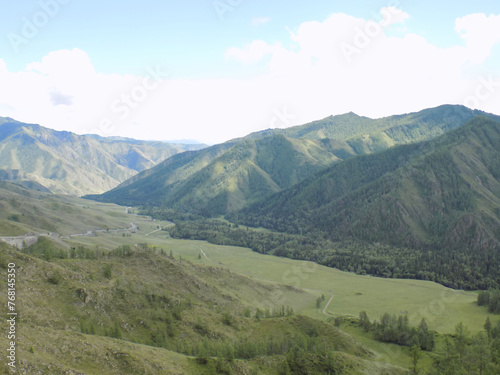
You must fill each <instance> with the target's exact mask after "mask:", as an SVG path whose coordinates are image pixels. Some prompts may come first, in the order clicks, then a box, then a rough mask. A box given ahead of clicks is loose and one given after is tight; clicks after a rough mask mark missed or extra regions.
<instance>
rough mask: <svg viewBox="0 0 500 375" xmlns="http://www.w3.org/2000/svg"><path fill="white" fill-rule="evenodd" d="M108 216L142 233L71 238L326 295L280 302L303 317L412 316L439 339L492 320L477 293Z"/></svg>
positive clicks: (109, 208) (131, 217)
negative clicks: (142, 248)
mask: <svg viewBox="0 0 500 375" xmlns="http://www.w3.org/2000/svg"><path fill="white" fill-rule="evenodd" d="M91 204H96V203H91ZM96 205H99V204H96ZM106 210H107V211H108V212H118V213H123V214H124V215H123V216H125V217H126V219H122V221H121V225H125V224H126V223H127V222H128V223H130V222H132V221H133V222H134V223H136V224H137V226H138V227H139V230H138V231H137V232H136V233H133V234H131V237H123V234H122V233H116V232H109V233H106V232H100V233H97V236H96V237H73V238H72V242H74V243H81V244H85V245H87V246H99V247H103V248H113V247H116V246H117V245H118V244H127V243H128V244H130V243H133V244H136V243H148V244H150V245H151V246H156V247H158V248H162V249H164V250H165V251H168V252H170V251H172V253H173V254H174V256H176V257H182V258H184V259H187V260H190V261H193V262H194V263H199V264H205V265H217V266H220V267H226V268H228V269H230V270H232V271H234V272H237V273H240V274H242V275H246V276H249V277H251V278H254V279H258V280H264V281H269V282H274V283H281V284H286V285H291V286H293V287H295V288H300V289H305V290H306V291H308V292H310V293H311V294H313V295H315V296H321V295H322V294H323V295H324V296H325V301H324V302H323V304H322V306H321V308H320V309H317V308H316V306H315V303H309V304H307V305H305V306H304V304H303V303H301V301H286V300H285V299H284V298H283V297H282V296H276V297H277V298H282V299H283V302H284V303H285V304H289V305H290V306H294V307H295V308H299V309H300V312H301V313H303V314H306V315H309V316H311V317H314V318H319V319H326V318H327V317H328V316H352V317H357V316H358V314H359V312H360V311H362V310H365V311H366V312H367V313H368V316H369V317H370V319H372V320H373V319H379V318H380V316H381V315H382V314H383V313H385V312H388V313H390V314H396V315H408V317H409V319H410V324H413V325H418V323H419V322H420V320H421V319H422V318H425V319H426V321H427V323H428V325H429V327H430V328H432V329H434V330H436V331H438V332H441V333H452V332H453V330H454V327H455V325H456V324H457V323H459V322H463V323H464V324H465V325H466V326H468V327H469V328H470V329H471V330H472V331H473V332H477V331H480V330H482V329H483V324H484V322H485V320H486V318H487V316H488V313H487V311H486V309H485V308H483V307H479V306H477V305H476V304H475V301H476V298H477V294H476V293H474V292H465V291H456V290H453V289H449V288H445V287H443V286H442V285H439V284H436V283H433V282H428V281H420V280H400V279H382V278H374V277H370V276H360V275H356V274H353V273H348V272H342V271H339V270H336V269H332V268H328V267H324V266H320V265H317V264H315V263H312V262H304V261H295V260H291V259H287V258H279V257H274V256H270V255H262V254H259V253H256V252H253V251H251V250H249V249H245V248H239V247H230V246H218V245H213V244H209V243H207V242H204V241H187V240H176V239H172V238H169V236H168V232H166V231H156V232H154V233H151V232H153V231H155V230H156V229H157V227H158V226H160V227H167V226H168V225H170V223H168V222H160V221H152V220H151V219H149V218H145V217H142V216H137V215H133V214H128V215H125V211H124V209H123V208H122V207H116V206H115V207H112V206H107V208H106ZM167 229H168V228H167ZM146 234H149V235H146ZM332 295H333V296H334V298H333V300H332V302H331V303H330V304H329V306H328V308H327V310H326V313H327V314H328V316H327V315H325V314H323V313H322V310H323V308H324V305H325V304H326V302H327V301H328V299H329V298H330V297H331V296H332ZM493 319H494V321H495V318H493ZM496 319H498V318H496Z"/></svg>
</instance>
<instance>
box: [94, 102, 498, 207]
mask: <svg viewBox="0 0 500 375" xmlns="http://www.w3.org/2000/svg"><path fill="white" fill-rule="evenodd" d="M478 115H485V116H489V117H491V118H496V119H499V120H500V117H498V116H495V115H491V114H486V113H484V112H481V111H476V110H471V109H468V108H466V107H463V106H453V105H444V106H440V107H437V108H431V109H427V110H423V111H420V112H417V113H410V114H406V115H397V116H390V117H385V118H382V119H369V118H367V117H360V116H358V115H356V114H354V113H348V114H345V115H339V116H330V117H328V118H325V119H323V120H320V121H315V122H312V123H310V124H306V125H301V126H295V127H291V128H288V129H268V130H264V131H260V132H256V133H252V134H250V135H248V136H246V137H243V138H238V139H234V140H231V141H228V142H226V143H223V144H220V145H215V146H212V147H209V148H207V149H204V150H201V151H192V152H188V153H184V154H182V155H174V156H173V157H171V158H169V159H167V160H165V161H164V162H162V163H161V164H159V165H158V166H156V167H154V168H152V169H150V170H146V171H143V172H141V173H139V174H138V175H136V176H134V177H133V178H131V179H130V180H128V181H125V182H124V183H122V184H121V185H119V186H118V187H117V188H115V189H113V190H111V191H109V192H106V193H105V194H103V195H100V196H92V197H91V198H92V199H97V200H102V201H107V202H113V203H118V204H126V205H142V204H149V205H155V206H165V207H169V208H174V209H177V210H180V211H185V212H191V213H196V214H201V215H204V216H217V215H224V214H226V213H230V212H235V211H238V210H240V209H242V208H244V207H245V206H247V205H249V204H252V203H255V202H257V201H259V200H260V199H262V198H263V197H265V196H268V195H271V194H273V193H277V192H279V191H281V190H283V189H286V188H289V187H291V186H293V185H294V184H296V183H298V182H300V181H301V180H303V179H304V178H307V177H308V176H310V175H312V174H313V173H315V172H318V171H320V170H321V169H323V168H325V167H327V166H329V165H331V164H332V163H336V162H339V161H342V160H346V159H349V158H351V157H353V156H356V155H362V154H371V153H374V152H378V151H382V150H386V149H388V148H391V147H393V146H395V145H401V144H409V143H414V142H419V141H424V140H428V139H432V138H435V137H437V136H439V135H441V134H444V133H446V132H448V131H450V130H452V129H455V128H458V127H460V126H462V125H463V124H465V123H466V122H467V121H469V120H470V119H472V118H474V117H475V116H478Z"/></svg>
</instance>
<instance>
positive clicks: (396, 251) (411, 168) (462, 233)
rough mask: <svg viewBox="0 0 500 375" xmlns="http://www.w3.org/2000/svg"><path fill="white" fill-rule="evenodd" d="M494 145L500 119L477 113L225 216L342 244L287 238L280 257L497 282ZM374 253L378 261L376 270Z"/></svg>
mask: <svg viewBox="0 0 500 375" xmlns="http://www.w3.org/2000/svg"><path fill="white" fill-rule="evenodd" d="M498 144H500V123H499V122H495V121H492V120H490V119H487V118H485V117H478V118H476V119H473V120H471V121H470V122H469V123H468V124H467V125H465V126H464V127H462V128H460V129H457V130H455V131H452V132H450V133H449V134H446V135H443V136H441V137H439V138H437V139H435V140H432V141H429V142H424V143H420V144H415V145H408V146H400V147H395V148H392V149H390V150H387V151H385V152H381V153H378V154H374V155H370V156H360V157H357V158H353V159H351V160H348V161H345V162H343V163H340V164H338V165H335V166H333V167H331V168H328V169H326V170H324V171H322V172H320V173H318V174H315V175H314V176H312V177H310V178H308V179H307V180H305V181H303V182H302V183H299V184H297V185H295V186H294V187H292V188H290V189H288V190H286V191H284V192H281V193H279V194H277V195H274V196H272V197H269V198H268V199H265V200H263V201H261V202H259V203H257V204H255V205H253V206H251V207H249V208H247V209H244V210H242V211H240V212H239V213H235V214H233V215H230V216H229V218H230V219H231V220H233V221H235V222H238V223H240V224H246V225H250V226H255V227H265V228H269V229H273V230H275V231H279V232H287V233H292V234H302V235H307V236H310V237H313V238H316V239H319V240H320V241H321V240H322V241H325V240H327V241H328V242H330V243H332V244H333V243H337V244H338V243H340V244H341V245H336V246H333V245H330V246H328V245H325V244H323V245H322V246H321V245H320V246H319V248H318V247H316V248H314V249H311V248H308V249H306V248H304V247H301V246H296V247H295V248H294V247H293V246H286V245H281V246H280V247H279V248H278V247H276V252H277V253H278V254H280V255H284V256H292V257H295V258H305V259H314V260H318V261H321V262H323V263H324V264H327V265H329V266H332V267H339V268H341V269H353V270H356V269H359V266H360V265H363V267H362V268H364V269H365V270H366V272H368V273H371V274H377V275H384V274H387V275H394V276H396V277H401V276H404V275H403V273H402V270H403V269H404V270H405V273H409V275H406V276H404V277H417V276H418V278H426V279H430V280H434V281H438V282H441V283H444V284H445V285H450V286H455V287H457V286H460V287H465V288H487V287H498V285H499V282H500V274H499V273H498V271H497V269H498V267H495V265H496V264H499V262H500V255H499V254H500V252H499V249H500V230H499V228H500V155H499V151H498ZM316 241H317V242H318V240H316ZM320 241H319V242H320ZM367 246H368V247H370V248H371V249H372V250H371V251H369V252H368V253H366V252H365V251H364V250H363V249H366V248H367ZM328 247H330V248H331V250H328V249H327V248H328ZM335 248H336V249H337V250H336V249H335ZM340 249H342V250H340ZM346 249H350V250H347V251H346ZM353 249H354V250H353ZM411 249H418V250H421V251H419V252H415V251H412V250H411ZM356 254H357V255H356ZM360 256H361V258H359V257H360ZM355 259H358V262H357V264H356V262H354V263H353V260H355ZM363 259H365V261H363ZM368 259H373V260H374V262H375V263H376V264H372V265H371V266H370V268H372V270H371V271H370V269H367V267H366V264H367V261H368ZM384 259H385V261H384ZM369 263H370V264H371V263H373V262H371V261H370V262H369ZM373 271H375V272H373ZM395 274H396V275H395ZM438 275H442V276H438ZM443 275H444V276H443Z"/></svg>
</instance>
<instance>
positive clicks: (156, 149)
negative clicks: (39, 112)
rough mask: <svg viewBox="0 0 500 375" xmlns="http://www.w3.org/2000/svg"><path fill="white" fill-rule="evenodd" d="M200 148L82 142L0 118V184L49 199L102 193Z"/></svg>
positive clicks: (86, 138)
mask: <svg viewBox="0 0 500 375" xmlns="http://www.w3.org/2000/svg"><path fill="white" fill-rule="evenodd" d="M202 147H204V146H203V145H183V144H169V143H164V142H148V141H137V140H133V139H126V138H103V137H100V136H96V135H90V136H82V135H77V134H74V133H70V132H66V131H56V130H52V129H48V128H44V127H43V126H40V125H35V124H25V123H22V122H18V121H15V120H13V119H10V118H0V178H1V179H3V180H11V181H32V182H35V183H36V184H39V185H38V187H40V186H43V187H44V188H46V189H48V190H50V191H51V192H53V193H61V194H71V195H84V194H91V193H102V192H105V191H107V190H109V189H111V188H113V187H115V186H116V185H118V184H119V183H121V182H123V181H125V180H126V179H128V178H130V177H132V176H134V175H135V174H136V173H137V172H139V171H142V170H144V169H147V168H151V167H153V166H155V165H156V164H158V163H159V162H161V161H163V160H164V159H166V158H168V157H169V156H172V155H174V154H176V153H178V152H182V151H185V150H193V149H199V148H202ZM24 183H25V182H24Z"/></svg>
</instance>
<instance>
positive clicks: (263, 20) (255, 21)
mask: <svg viewBox="0 0 500 375" xmlns="http://www.w3.org/2000/svg"><path fill="white" fill-rule="evenodd" d="M269 22H271V17H256V18H254V19H252V21H251V24H252V26H254V27H257V26H260V25H264V24H266V23H269Z"/></svg>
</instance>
